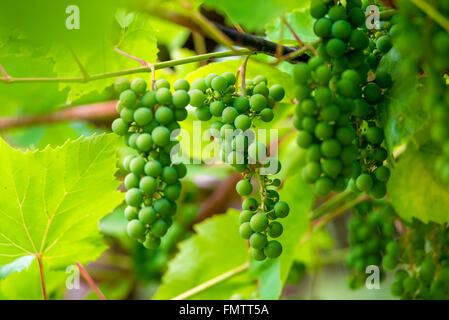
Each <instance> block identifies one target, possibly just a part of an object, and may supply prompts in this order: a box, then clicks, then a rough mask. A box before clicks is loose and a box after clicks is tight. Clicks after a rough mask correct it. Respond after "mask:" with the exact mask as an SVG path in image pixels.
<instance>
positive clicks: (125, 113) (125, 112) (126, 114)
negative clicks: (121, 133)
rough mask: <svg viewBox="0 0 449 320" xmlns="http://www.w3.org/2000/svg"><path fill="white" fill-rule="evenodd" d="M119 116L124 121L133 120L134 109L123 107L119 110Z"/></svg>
mask: <svg viewBox="0 0 449 320" xmlns="http://www.w3.org/2000/svg"><path fill="white" fill-rule="evenodd" d="M120 118H121V119H122V120H123V122H125V123H130V122H133V120H134V110H132V109H129V108H123V109H122V111H120Z"/></svg>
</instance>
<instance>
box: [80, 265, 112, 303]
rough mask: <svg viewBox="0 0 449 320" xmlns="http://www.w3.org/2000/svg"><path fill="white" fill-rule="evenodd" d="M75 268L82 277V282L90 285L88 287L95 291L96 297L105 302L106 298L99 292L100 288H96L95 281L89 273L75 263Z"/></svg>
mask: <svg viewBox="0 0 449 320" xmlns="http://www.w3.org/2000/svg"><path fill="white" fill-rule="evenodd" d="M76 266H77V267H78V269H79V271H80V272H81V275H82V276H83V278H84V280H86V282H87V283H88V284H89V285H90V287H91V288H92V289H93V290H94V291H95V293H96V294H97V296H98V297H99V298H100V299H101V300H107V299H106V297H105V296H104V295H103V293H102V292H101V290H100V288H98V286H97V284H96V283H95V281H94V280H93V279H92V277H91V276H90V275H89V273H88V272H87V270H86V269H85V268H84V267H83V266H82V264H81V263H79V262H76Z"/></svg>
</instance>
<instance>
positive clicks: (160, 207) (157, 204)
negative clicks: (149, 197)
mask: <svg viewBox="0 0 449 320" xmlns="http://www.w3.org/2000/svg"><path fill="white" fill-rule="evenodd" d="M153 208H154V210H156V211H157V212H159V213H160V214H161V215H166V214H169V213H170V202H169V201H168V200H167V199H165V198H160V199H157V200H156V201H154V203H153Z"/></svg>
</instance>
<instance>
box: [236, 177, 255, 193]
mask: <svg viewBox="0 0 449 320" xmlns="http://www.w3.org/2000/svg"><path fill="white" fill-rule="evenodd" d="M235 190H236V191H237V193H238V194H239V195H241V196H247V195H249V194H251V192H252V191H253V186H252V184H251V182H250V181H249V180H246V179H244V180H240V181H239V182H237V185H236V186H235Z"/></svg>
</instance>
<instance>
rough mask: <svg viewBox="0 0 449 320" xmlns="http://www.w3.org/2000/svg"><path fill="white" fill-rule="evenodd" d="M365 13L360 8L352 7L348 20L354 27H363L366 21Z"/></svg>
mask: <svg viewBox="0 0 449 320" xmlns="http://www.w3.org/2000/svg"><path fill="white" fill-rule="evenodd" d="M365 19H366V17H365V14H364V13H363V11H362V10H361V9H360V8H352V9H351V10H349V13H348V21H349V22H350V23H351V25H352V27H354V28H357V27H361V26H362V25H363V24H364V23H365Z"/></svg>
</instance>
